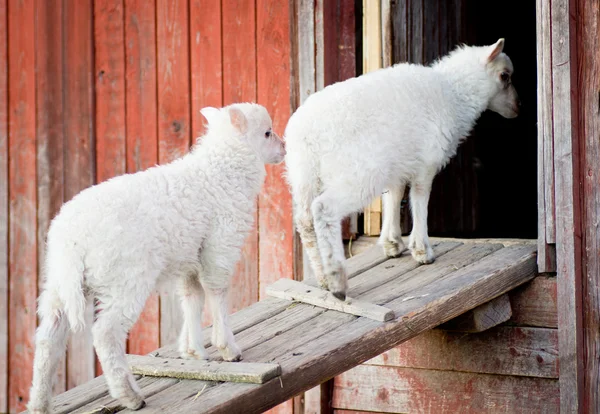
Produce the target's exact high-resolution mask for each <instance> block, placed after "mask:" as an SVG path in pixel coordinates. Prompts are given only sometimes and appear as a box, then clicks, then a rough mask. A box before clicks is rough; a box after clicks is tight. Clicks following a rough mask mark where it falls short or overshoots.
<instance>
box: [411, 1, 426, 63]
mask: <svg viewBox="0 0 600 414" xmlns="http://www.w3.org/2000/svg"><path fill="white" fill-rule="evenodd" d="M423 1H424V0H410V1H409V10H408V16H409V17H410V19H409V22H408V23H409V29H408V36H409V43H408V61H409V62H411V63H424V50H423V49H424V45H423V19H424V16H423Z"/></svg>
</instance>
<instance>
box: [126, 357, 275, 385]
mask: <svg viewBox="0 0 600 414" xmlns="http://www.w3.org/2000/svg"><path fill="white" fill-rule="evenodd" d="M127 363H128V364H129V366H130V367H131V371H132V372H133V373H134V374H140V375H149V376H153V377H171V378H178V379H188V380H189V379H195V380H203V381H223V382H247V383H250V384H264V383H265V382H266V381H268V380H270V379H271V378H275V377H277V376H279V374H280V373H281V368H280V367H279V365H277V364H267V363H258V362H222V361H199V360H191V359H185V360H184V359H175V358H158V357H151V356H140V355H128V356H127Z"/></svg>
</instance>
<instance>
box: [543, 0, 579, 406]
mask: <svg viewBox="0 0 600 414" xmlns="http://www.w3.org/2000/svg"><path fill="white" fill-rule="evenodd" d="M545 1H546V2H550V4H549V6H550V7H551V12H550V13H551V16H552V21H551V27H552V29H551V32H552V92H553V118H554V183H555V204H556V211H557V212H560V214H557V215H556V259H557V260H556V267H557V272H558V278H557V281H558V285H557V292H558V337H559V350H560V411H561V412H564V413H572V412H584V410H583V405H582V404H583V387H584V349H583V324H582V319H583V314H582V296H581V289H582V284H583V280H582V263H581V257H582V250H581V238H582V228H581V200H580V187H579V180H580V172H579V168H580V165H579V162H580V156H579V145H578V144H579V143H578V138H579V135H578V133H579V131H578V129H577V128H578V124H577V122H575V121H576V120H577V119H578V113H577V105H576V102H577V101H576V98H577V96H578V91H577V54H576V47H575V41H576V32H575V29H576V27H575V24H574V22H573V21H572V18H571V16H575V15H576V10H575V4H576V1H575V0H545ZM547 4H548V3H547ZM574 98H575V101H573V99H574Z"/></svg>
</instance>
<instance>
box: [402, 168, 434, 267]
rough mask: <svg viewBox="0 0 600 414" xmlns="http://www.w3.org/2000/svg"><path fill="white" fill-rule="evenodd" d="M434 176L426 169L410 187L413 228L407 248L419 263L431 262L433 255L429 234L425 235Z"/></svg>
mask: <svg viewBox="0 0 600 414" xmlns="http://www.w3.org/2000/svg"><path fill="white" fill-rule="evenodd" d="M434 177H435V172H434V171H427V172H425V173H424V174H422V175H421V176H420V177H417V179H416V180H414V181H413V182H412V183H411V187H410V206H411V211H412V218H413V229H412V232H411V234H410V238H409V243H408V248H409V249H410V251H411V254H412V257H413V258H414V259H415V260H416V261H417V262H419V263H422V264H429V263H433V261H434V260H435V256H434V253H433V249H432V248H431V244H430V243H429V236H428V235H427V205H428V203H429V195H430V193H431V185H432V183H433V178H434Z"/></svg>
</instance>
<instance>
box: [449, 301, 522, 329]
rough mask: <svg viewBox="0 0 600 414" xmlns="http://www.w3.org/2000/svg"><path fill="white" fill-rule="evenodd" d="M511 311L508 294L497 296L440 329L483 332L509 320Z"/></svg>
mask: <svg viewBox="0 0 600 414" xmlns="http://www.w3.org/2000/svg"><path fill="white" fill-rule="evenodd" d="M511 315H512V310H511V308H510V298H509V297H508V294H504V295H502V296H498V297H497V298H495V299H492V300H491V301H489V302H487V303H484V304H483V305H481V306H478V307H476V308H475V309H472V310H470V311H468V312H467V313H464V314H462V315H460V316H459V317H457V318H454V319H452V320H449V321H448V322H446V323H444V324H442V325H440V327H439V328H440V329H444V330H446V331H456V332H468V333H474V332H483V331H485V330H488V329H490V328H493V327H494V326H497V325H500V324H501V323H503V322H506V321H507V320H509V319H510V317H511Z"/></svg>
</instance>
